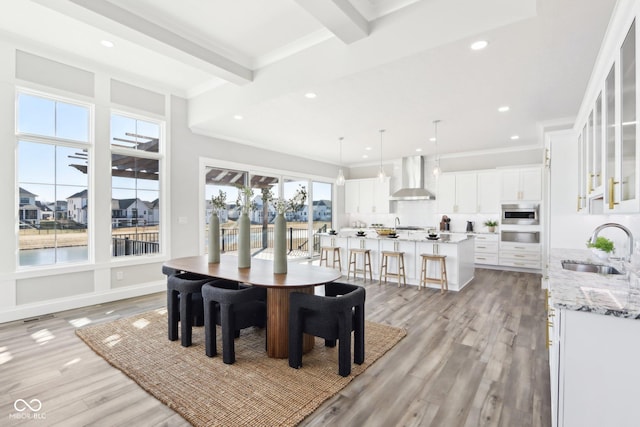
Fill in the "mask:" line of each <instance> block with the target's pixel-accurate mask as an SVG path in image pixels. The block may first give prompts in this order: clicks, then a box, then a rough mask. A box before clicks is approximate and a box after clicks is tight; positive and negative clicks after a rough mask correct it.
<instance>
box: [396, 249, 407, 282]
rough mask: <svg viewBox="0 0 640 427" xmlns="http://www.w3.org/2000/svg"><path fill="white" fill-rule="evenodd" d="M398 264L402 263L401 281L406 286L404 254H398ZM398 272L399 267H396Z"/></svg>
mask: <svg viewBox="0 0 640 427" xmlns="http://www.w3.org/2000/svg"><path fill="white" fill-rule="evenodd" d="M398 265H399V266H400V265H402V283H403V284H404V286H405V287H406V286H407V275H406V274H405V271H404V254H400V261H399V263H398ZM398 272H400V267H398Z"/></svg>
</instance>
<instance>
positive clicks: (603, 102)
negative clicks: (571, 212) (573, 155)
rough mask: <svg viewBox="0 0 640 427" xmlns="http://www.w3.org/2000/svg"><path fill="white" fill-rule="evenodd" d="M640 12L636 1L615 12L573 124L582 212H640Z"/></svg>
mask: <svg viewBox="0 0 640 427" xmlns="http://www.w3.org/2000/svg"><path fill="white" fill-rule="evenodd" d="M639 13H640V3H638V2H636V1H633V2H622V4H621V6H620V7H619V8H616V11H615V13H614V15H613V16H612V18H611V23H610V25H609V29H608V31H607V34H606V36H605V38H604V41H603V44H602V46H601V48H600V50H601V52H602V54H601V55H600V56H599V57H598V62H596V64H595V67H594V69H593V71H592V83H591V84H590V85H589V87H588V88H587V91H586V92H585V95H584V98H583V101H582V105H581V106H580V110H579V114H578V117H577V120H576V123H575V125H574V131H575V133H576V135H577V144H578V146H579V153H578V154H579V155H578V189H577V198H578V201H577V206H578V211H580V212H583V213H592V214H603V213H604V214H612V213H613V214H615V213H638V212H640V161H639V159H640V134H639V132H640V126H638V124H637V121H638V107H639V104H640V102H639V98H638V96H639V92H640V91H638V90H637V85H638V81H637V80H638V70H639V68H638V66H637V64H636V62H637V58H636V57H637V49H638V29H637V26H636V17H637V16H638V15H639Z"/></svg>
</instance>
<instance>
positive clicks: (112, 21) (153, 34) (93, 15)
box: [33, 0, 253, 85]
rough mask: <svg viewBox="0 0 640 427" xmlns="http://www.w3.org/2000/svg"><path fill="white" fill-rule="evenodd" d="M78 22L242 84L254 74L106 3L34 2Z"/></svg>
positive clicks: (93, 0)
mask: <svg viewBox="0 0 640 427" xmlns="http://www.w3.org/2000/svg"><path fill="white" fill-rule="evenodd" d="M33 1H34V2H36V3H38V4H40V5H42V6H46V7H48V8H50V9H53V10H55V11H57V12H60V13H62V14H65V15H67V16H70V17H72V18H74V19H77V20H79V21H82V22H85V23H88V24H91V25H93V26H95V27H97V28H100V29H102V30H104V31H107V32H109V33H110V34H113V35H114V36H116V37H120V38H123V39H125V40H129V41H132V42H135V43H138V44H140V45H141V46H144V47H146V48H148V49H150V50H153V51H156V52H158V53H161V54H164V55H167V56H170V57H172V58H175V59H176V60H178V61H183V62H185V63H187V64H189V65H192V66H194V67H197V68H200V69H201V70H203V71H205V72H207V73H210V74H212V75H214V76H217V77H219V78H222V79H224V80H226V81H228V82H231V83H235V84H238V85H243V84H246V83H249V82H251V81H252V80H253V71H252V70H251V69H249V68H247V67H245V66H243V65H241V64H239V63H237V62H234V61H232V60H230V59H229V58H227V57H225V56H223V55H221V54H219V53H217V52H215V51H213V50H212V49H210V48H207V47H204V46H202V45H201V44H198V43H195V42H193V41H191V40H188V39H187V38H185V37H183V36H181V35H179V34H176V33H174V32H172V31H169V30H167V29H166V28H164V27H162V26H160V25H158V24H156V23H154V22H151V21H149V20H147V19H145V18H144V17H142V16H139V15H136V14H133V13H131V12H129V11H127V10H125V9H122V8H121V7H118V6H116V5H114V4H113V3H110V2H108V1H105V0H33Z"/></svg>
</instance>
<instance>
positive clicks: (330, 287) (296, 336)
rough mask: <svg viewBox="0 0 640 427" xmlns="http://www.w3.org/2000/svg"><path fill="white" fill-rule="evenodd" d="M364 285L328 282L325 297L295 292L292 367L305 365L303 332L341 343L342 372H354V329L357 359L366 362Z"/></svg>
mask: <svg viewBox="0 0 640 427" xmlns="http://www.w3.org/2000/svg"><path fill="white" fill-rule="evenodd" d="M365 297H366V291H365V289H364V288H363V287H361V286H356V285H349V284H346V283H335V282H333V283H327V284H326V285H325V296H319V295H311V294H302V293H298V292H292V293H291V296H290V300H289V304H290V305H289V366H291V367H292V368H296V369H297V368H300V367H302V341H303V339H302V337H303V333H307V334H310V335H314V336H316V337H321V338H324V340H325V346H327V347H335V345H336V340H338V342H339V346H338V373H339V374H340V375H342V376H343V377H346V376H347V375H349V374H350V373H351V332H352V331H353V333H354V349H353V351H354V355H353V362H354V363H357V364H359V365H360V364H362V362H364V301H365Z"/></svg>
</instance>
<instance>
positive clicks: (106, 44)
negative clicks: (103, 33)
mask: <svg viewBox="0 0 640 427" xmlns="http://www.w3.org/2000/svg"><path fill="white" fill-rule="evenodd" d="M100 44H101V45H102V46H104V47H113V46H114V45H113V42H110V41H109V40H102V41H101V42H100Z"/></svg>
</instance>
